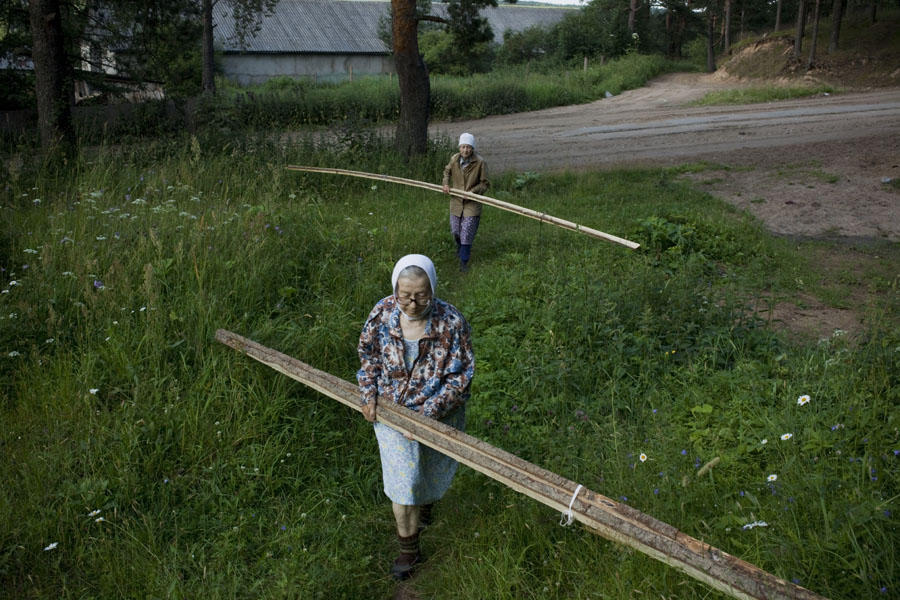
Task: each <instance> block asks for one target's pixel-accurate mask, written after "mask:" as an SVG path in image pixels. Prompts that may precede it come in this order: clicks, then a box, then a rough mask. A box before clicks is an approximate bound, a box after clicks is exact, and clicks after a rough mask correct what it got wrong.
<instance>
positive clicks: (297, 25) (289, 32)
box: [213, 0, 572, 54]
mask: <svg viewBox="0 0 900 600" xmlns="http://www.w3.org/2000/svg"><path fill="white" fill-rule="evenodd" d="M390 10H391V3H390V2H372V1H358V0H357V1H351V0H279V2H278V4H276V5H275V11H274V12H273V13H272V14H271V15H269V16H266V17H264V18H263V19H262V24H261V28H260V30H259V32H258V33H257V34H256V35H255V36H248V37H247V39H246V40H245V45H244V47H243V48H241V47H240V45H239V42H238V40H237V36H236V35H235V28H234V19H233V18H232V17H231V10H230V9H229V8H228V4H227V3H226V2H217V3H216V4H215V6H214V8H213V22H214V24H215V29H214V30H213V31H214V35H215V42H216V47H218V48H221V49H222V50H224V51H225V52H229V53H231V52H249V53H278V54H281V53H289V54H387V53H388V49H387V48H385V45H384V44H383V43H382V41H381V40H380V39H379V38H378V22H379V20H380V19H381V17H387V16H388V15H389V14H390ZM571 11H572V9H570V8H555V7H535V6H514V5H501V6H498V7H497V8H487V9H485V10H484V11H483V12H482V14H483V15H484V16H485V17H487V19H488V22H489V23H490V24H491V28H492V29H493V31H494V39H495V41H497V42H498V43H499V42H502V41H503V32H504V31H506V30H508V29H509V30H513V31H522V30H523V29H526V28H528V27H531V26H534V25H544V26H549V25H552V24H554V23H556V22H557V21H560V20H561V19H562V18H563V17H564V16H565V15H566V14H569V13H570V12H571ZM432 14H435V15H438V16H446V14H447V13H446V6H445V5H443V4H438V3H435V4H433V5H432Z"/></svg>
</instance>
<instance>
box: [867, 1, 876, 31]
mask: <svg viewBox="0 0 900 600" xmlns="http://www.w3.org/2000/svg"><path fill="white" fill-rule="evenodd" d="M877 13H878V0H871V1H870V2H869V22H870V23H872V24H873V25H874V24H875V18H876V17H877Z"/></svg>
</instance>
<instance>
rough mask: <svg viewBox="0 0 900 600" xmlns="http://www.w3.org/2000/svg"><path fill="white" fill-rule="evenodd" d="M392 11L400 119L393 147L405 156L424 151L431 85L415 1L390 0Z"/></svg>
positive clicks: (426, 145)
mask: <svg viewBox="0 0 900 600" xmlns="http://www.w3.org/2000/svg"><path fill="white" fill-rule="evenodd" d="M391 10H392V11H393V17H394V18H393V34H394V64H395V66H396V69H397V81H398V83H399V84H400V120H399V122H398V123H397V137H396V140H395V143H396V146H397V150H399V151H400V152H401V153H402V154H403V155H405V156H412V155H414V154H424V152H425V150H426V149H427V147H428V118H429V107H428V103H429V101H430V99H431V86H430V83H429V81H428V71H427V70H426V68H425V63H424V62H423V61H422V57H421V56H420V55H419V39H418V35H417V30H418V25H419V23H418V19H417V18H416V0H391Z"/></svg>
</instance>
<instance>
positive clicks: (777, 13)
mask: <svg viewBox="0 0 900 600" xmlns="http://www.w3.org/2000/svg"><path fill="white" fill-rule="evenodd" d="M781 2H782V0H778V2H776V3H775V31H778V30H779V29H781Z"/></svg>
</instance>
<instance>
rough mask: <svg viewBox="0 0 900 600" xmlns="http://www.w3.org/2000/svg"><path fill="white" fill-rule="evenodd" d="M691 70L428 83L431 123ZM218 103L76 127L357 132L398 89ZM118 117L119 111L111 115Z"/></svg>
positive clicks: (577, 97) (218, 99) (684, 66)
mask: <svg viewBox="0 0 900 600" xmlns="http://www.w3.org/2000/svg"><path fill="white" fill-rule="evenodd" d="M689 70H694V67H693V66H691V65H690V64H688V63H686V62H677V61H670V60H667V59H665V58H664V57H662V56H660V55H640V54H630V55H628V56H624V57H622V58H619V59H616V60H611V61H609V62H607V63H605V64H602V65H601V64H593V65H591V66H590V67H589V68H588V70H587V71H584V70H582V69H565V68H562V67H560V68H559V69H553V70H548V71H540V72H539V71H535V70H532V71H528V69H527V68H526V67H518V68H511V69H504V70H502V71H500V70H498V71H495V72H491V73H486V74H477V75H472V76H468V77H454V76H448V75H434V76H432V77H431V79H430V82H431V106H430V110H431V117H432V119H440V120H454V119H464V118H480V117H485V116H488V115H496V114H507V113H515V112H524V111H530V110H538V109H542V108H549V107H553V106H561V105H566V104H578V103H584V102H590V101H593V100H597V99H598V98H603V97H604V96H605V95H606V93H607V92H609V93H610V94H619V93H621V92H623V91H625V90H629V89H634V88H638V87H641V86H642V85H644V84H645V83H646V82H647V81H648V80H650V79H652V78H654V77H657V76H659V75H662V74H664V73H669V72H675V71H689ZM220 83H221V86H220V90H219V93H218V94H217V95H216V96H214V97H210V98H206V97H204V98H200V99H199V100H197V101H194V100H191V101H188V102H176V101H159V102H145V103H143V104H141V105H138V106H127V107H125V108H122V109H121V110H117V116H116V117H115V118H110V114H109V113H110V112H111V111H96V110H93V111H81V112H80V113H78V115H77V118H76V129H77V134H78V138H79V140H81V141H82V142H83V143H85V144H104V143H105V144H114V143H128V144H130V143H136V142H142V141H149V140H152V139H157V138H159V137H163V136H170V137H172V136H174V137H175V138H178V137H179V136H181V135H182V133H183V132H184V131H191V132H196V133H197V134H198V135H210V134H215V135H223V136H228V135H236V134H240V135H244V134H245V133H246V132H248V131H249V132H256V131H271V130H279V131H284V130H309V129H317V128H321V127H324V126H328V127H330V128H331V129H335V128H339V127H347V128H349V129H352V130H354V131H358V130H360V129H361V128H366V127H372V126H376V125H385V124H388V123H393V122H396V120H397V118H398V116H399V114H400V93H399V87H398V84H397V80H396V79H395V78H388V77H361V78H357V79H355V80H354V81H347V82H342V83H321V84H314V83H312V82H310V81H309V80H306V79H290V78H286V77H281V78H276V79H273V80H270V81H268V82H266V83H265V84H263V85H258V86H250V87H246V88H244V87H239V86H235V85H233V84H229V83H228V82H225V81H221V82H220ZM113 112H116V111H113ZM3 141H4V143H5V147H8V148H22V151H27V150H26V149H27V148H28V147H29V144H31V146H34V145H35V144H36V142H37V140H36V131H29V132H27V133H24V134H13V133H9V132H5V133H3Z"/></svg>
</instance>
